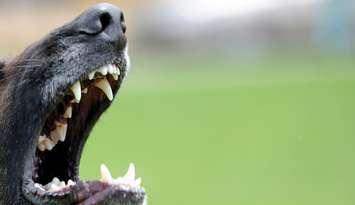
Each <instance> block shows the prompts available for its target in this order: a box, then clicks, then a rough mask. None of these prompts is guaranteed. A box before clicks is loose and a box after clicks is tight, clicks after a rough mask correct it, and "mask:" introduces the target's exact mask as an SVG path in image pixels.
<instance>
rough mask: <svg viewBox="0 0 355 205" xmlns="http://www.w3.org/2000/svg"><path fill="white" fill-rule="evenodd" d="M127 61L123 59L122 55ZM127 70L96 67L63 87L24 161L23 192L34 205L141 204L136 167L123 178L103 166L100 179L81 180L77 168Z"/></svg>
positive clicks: (143, 195)
mask: <svg viewBox="0 0 355 205" xmlns="http://www.w3.org/2000/svg"><path fill="white" fill-rule="evenodd" d="M125 56H127V55H125ZM125 62H126V63H125V65H124V66H123V65H122V64H115V63H109V64H105V65H103V66H98V67H97V68H95V69H94V71H91V72H89V73H86V74H85V75H84V76H79V77H78V80H77V81H76V82H74V83H70V84H68V85H66V86H65V87H66V89H65V91H64V93H65V95H64V96H62V95H61V96H58V98H56V99H55V101H56V103H55V106H54V107H52V108H49V109H50V110H48V111H47V116H46V117H45V119H44V120H43V122H44V123H43V124H42V125H40V126H39V127H41V130H39V131H38V132H37V133H38V135H36V136H33V137H34V138H35V139H36V140H35V142H36V143H35V144H34V145H33V146H32V147H33V150H30V154H29V155H28V156H29V157H28V158H29V159H27V160H26V165H25V173H24V176H23V185H22V190H23V193H24V195H25V197H26V198H27V199H28V200H30V201H31V203H33V204H92V205H93V204H132V205H133V204H137V205H138V204H143V203H144V200H145V192H144V189H143V188H142V186H141V179H140V178H137V177H136V174H135V166H134V165H133V164H130V165H129V168H128V171H127V173H126V174H125V175H124V176H122V177H113V176H112V175H111V173H110V171H109V169H108V168H107V167H106V166H105V165H104V164H102V165H101V167H100V168H98V170H100V175H101V176H100V179H98V180H97V181H81V180H80V178H79V170H78V169H79V168H78V167H79V163H80V157H81V153H82V150H83V148H84V145H85V142H86V140H87V138H88V136H89V133H90V131H91V129H92V127H93V126H94V125H95V123H96V121H97V120H98V118H99V117H100V115H101V114H102V113H103V112H104V111H105V110H106V109H107V108H108V107H109V106H110V104H111V102H112V100H114V98H115V95H116V94H117V92H118V90H119V88H120V86H121V84H122V81H123V79H124V76H125V75H126V71H127V63H128V62H129V59H128V56H127V58H126V59H125Z"/></svg>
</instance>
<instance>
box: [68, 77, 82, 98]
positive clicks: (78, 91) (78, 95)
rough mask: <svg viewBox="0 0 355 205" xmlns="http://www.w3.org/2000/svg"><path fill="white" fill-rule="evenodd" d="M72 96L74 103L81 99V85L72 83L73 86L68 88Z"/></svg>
mask: <svg viewBox="0 0 355 205" xmlns="http://www.w3.org/2000/svg"><path fill="white" fill-rule="evenodd" d="M70 89H71V91H72V92H73V94H74V98H75V102H77V103H79V102H80V99H81V85H80V82H79V81H78V82H76V83H74V85H73V86H72V87H71V88H70Z"/></svg>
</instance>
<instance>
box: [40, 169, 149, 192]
mask: <svg viewBox="0 0 355 205" xmlns="http://www.w3.org/2000/svg"><path fill="white" fill-rule="evenodd" d="M135 175H136V171H135V166H134V164H130V165H129V168H128V171H127V173H126V174H125V175H124V176H123V177H118V178H116V179H114V178H112V176H111V173H110V170H109V169H108V168H107V166H106V165H104V164H102V165H101V180H100V182H102V183H107V184H110V185H116V186H120V187H121V188H122V189H125V190H129V189H131V188H138V187H140V186H141V183H142V180H141V178H137V179H135ZM75 184H76V183H75V182H74V181H72V180H70V179H69V180H68V182H67V183H65V182H64V181H60V180H59V179H58V178H57V177H54V178H53V180H52V181H51V182H49V183H48V184H46V185H41V184H38V183H35V184H34V186H35V187H36V188H37V189H39V190H41V191H46V192H51V193H55V192H60V191H62V190H63V189H65V188H70V187H71V186H74V185H75Z"/></svg>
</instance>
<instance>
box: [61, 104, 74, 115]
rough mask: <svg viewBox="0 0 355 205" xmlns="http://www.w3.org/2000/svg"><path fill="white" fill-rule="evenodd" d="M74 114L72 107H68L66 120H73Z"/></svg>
mask: <svg viewBox="0 0 355 205" xmlns="http://www.w3.org/2000/svg"><path fill="white" fill-rule="evenodd" d="M72 113H73V108H72V106H69V107H67V109H66V110H65V113H64V115H63V116H64V118H71V117H72Z"/></svg>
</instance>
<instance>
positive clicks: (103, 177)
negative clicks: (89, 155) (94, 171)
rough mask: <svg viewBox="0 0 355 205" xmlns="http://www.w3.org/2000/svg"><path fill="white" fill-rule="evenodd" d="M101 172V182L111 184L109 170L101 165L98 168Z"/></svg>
mask: <svg viewBox="0 0 355 205" xmlns="http://www.w3.org/2000/svg"><path fill="white" fill-rule="evenodd" d="M100 171H101V180H100V181H101V182H106V183H108V182H111V181H112V176H111V172H110V170H109V169H108V168H107V166H106V165H104V164H102V165H101V167H100Z"/></svg>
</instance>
